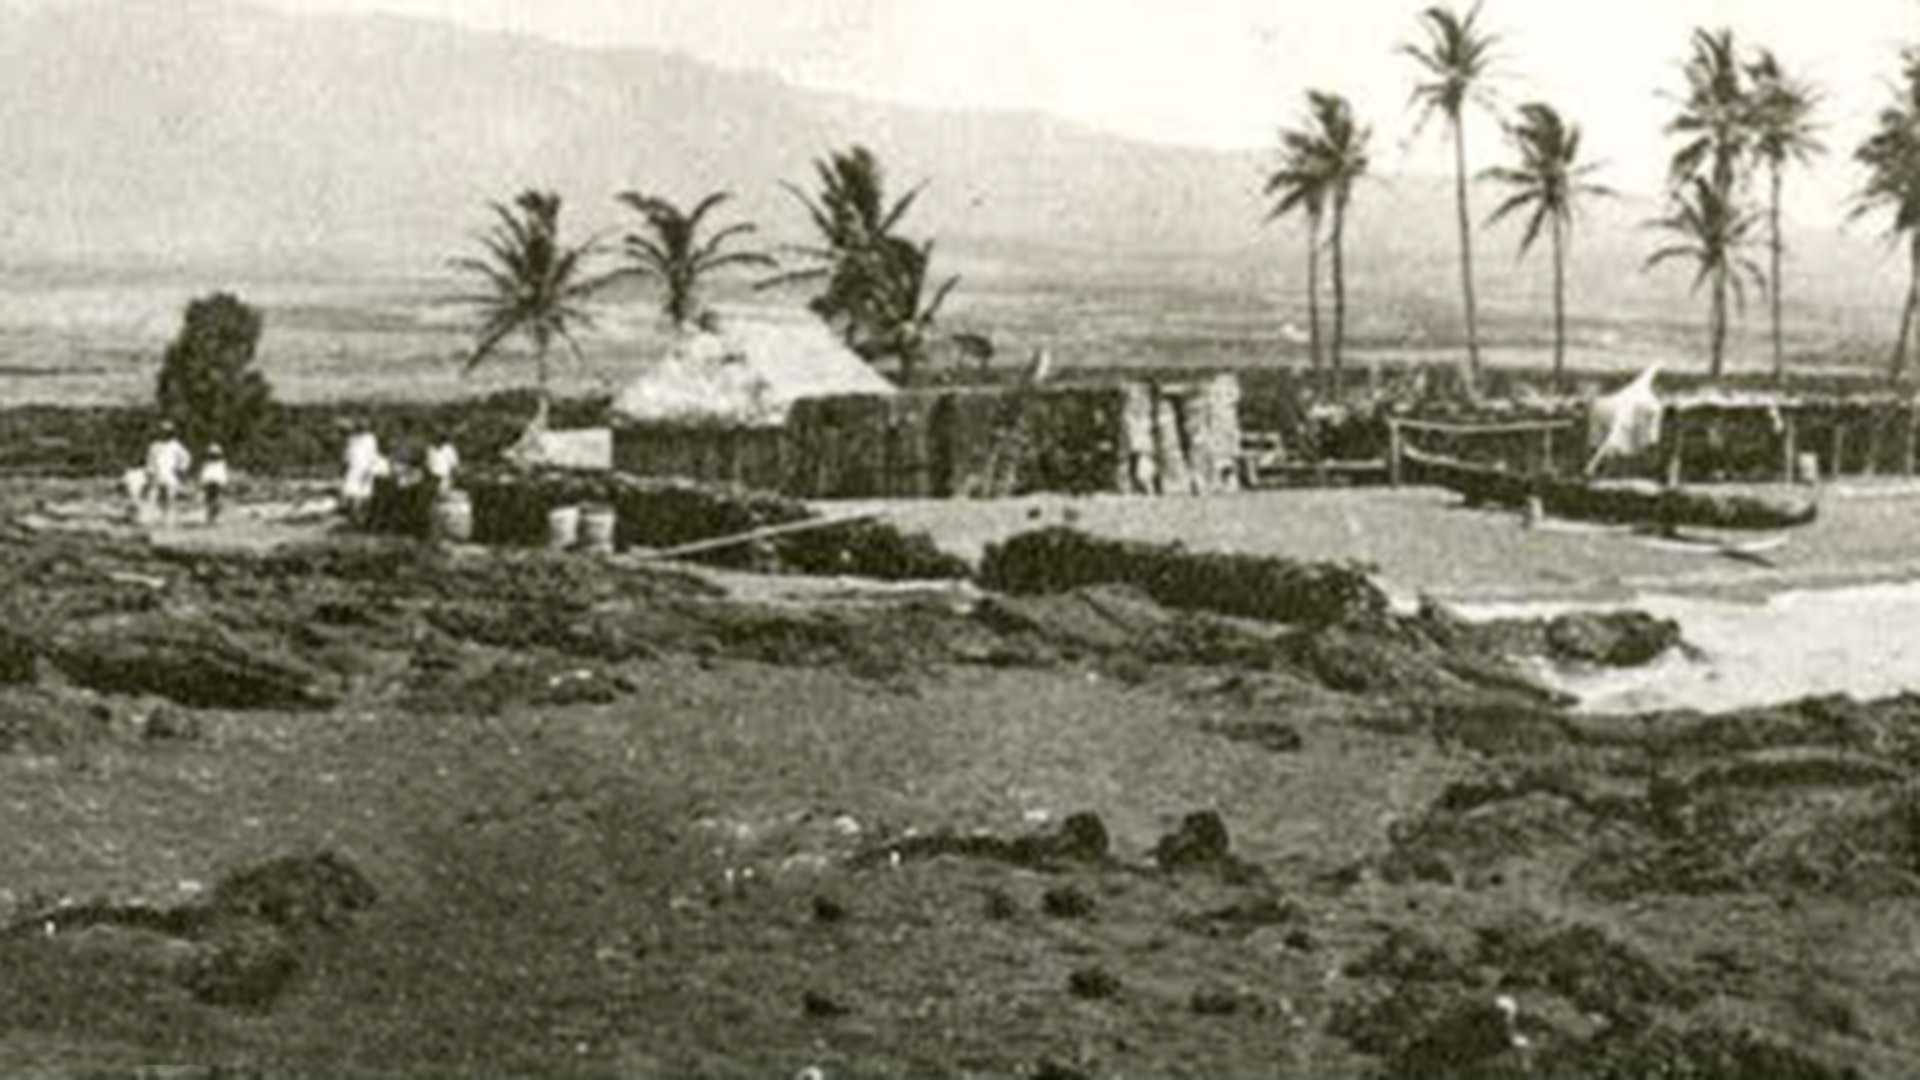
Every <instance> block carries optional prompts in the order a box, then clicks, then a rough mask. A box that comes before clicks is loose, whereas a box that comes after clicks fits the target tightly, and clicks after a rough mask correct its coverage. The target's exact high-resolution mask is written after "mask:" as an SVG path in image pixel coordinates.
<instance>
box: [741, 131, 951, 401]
mask: <svg viewBox="0 0 1920 1080" xmlns="http://www.w3.org/2000/svg"><path fill="white" fill-rule="evenodd" d="M814 173H815V176H816V178H817V179H818V181H819V194H818V195H817V197H816V196H809V195H808V194H807V193H806V192H805V191H802V190H801V189H800V188H798V187H796V186H794V185H792V184H788V185H786V187H787V190H788V191H790V192H792V193H793V195H794V197H795V198H796V199H798V200H799V201H800V204H801V205H802V206H803V207H805V208H806V211H807V216H808V217H810V218H811V219H812V220H813V224H814V228H815V229H816V230H818V232H819V233H820V243H819V244H817V245H815V246H811V247H802V248H799V249H797V253H798V254H799V255H800V256H801V257H803V258H804V259H806V260H807V261H809V262H810V263H812V265H811V266H807V267H803V268H801V269H798V270H795V271H792V272H789V273H786V274H782V275H779V276H778V277H776V278H773V279H772V280H770V281H768V282H764V283H763V285H774V284H781V283H786V282H794V281H809V280H812V281H823V282H824V285H823V287H822V290H821V292H820V294H819V295H818V296H815V297H814V298H813V299H812V300H811V301H809V303H808V306H809V307H811V308H812V309H813V311H814V313H815V314H818V315H819V316H820V317H821V318H823V319H825V320H827V322H829V323H831V324H833V325H834V326H835V327H837V328H838V329H839V331H840V334H841V336H842V337H843V338H845V340H846V342H847V344H848V346H849V347H851V348H852V349H853V350H854V351H855V352H858V353H859V354H860V355H861V356H863V357H865V358H866V359H868V360H870V361H879V360H884V359H893V360H896V361H898V362H899V364H900V375H901V379H902V380H903V381H906V382H912V381H913V380H914V378H915V376H916V374H917V372H918V369H919V366H920V364H921V363H922V362H923V361H924V360H925V359H926V358H927V351H928V350H927V347H928V345H929V344H931V340H932V329H933V323H934V320H935V319H936V318H937V317H938V315H939V313H940V308H941V306H942V305H943V304H944V303H945V302H946V299H947V297H948V296H949V295H950V294H951V293H952V292H953V289H954V287H955V286H956V285H958V284H959V281H960V279H959V278H958V277H949V278H947V279H946V280H944V281H942V282H941V283H940V284H939V285H938V286H935V287H934V288H933V289H932V295H931V296H929V295H928V285H929V276H928V275H929V271H930V269H931V266H932V259H933V245H932V244H931V243H916V242H914V241H911V240H908V239H906V238H904V237H902V236H900V235H898V229H899V226H900V223H901V221H902V220H903V219H904V218H905V217H906V215H907V211H908V210H910V209H912V208H913V204H914V201H915V200H916V199H917V198H918V197H919V195H920V189H919V188H915V189H913V190H912V191H909V192H907V193H906V194H905V195H903V196H901V197H900V198H898V199H895V200H891V201H890V200H889V199H888V198H887V197H886V183H885V176H884V174H883V173H882V171H881V168H880V164H879V161H878V160H877V159H876V158H875V157H874V156H873V153H872V152H871V151H869V150H868V149H867V148H866V147H864V146H854V147H851V148H849V149H847V150H845V151H840V152H835V153H832V154H829V155H828V156H827V157H826V159H824V160H820V161H816V162H814ZM963 345H964V342H963Z"/></svg>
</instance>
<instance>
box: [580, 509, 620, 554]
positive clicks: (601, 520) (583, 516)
mask: <svg viewBox="0 0 1920 1080" xmlns="http://www.w3.org/2000/svg"><path fill="white" fill-rule="evenodd" d="M615 520H616V519H615V517H614V512H613V507H611V506H589V507H587V508H586V509H584V510H582V511H580V546H581V547H583V548H585V549H586V551H587V553H588V554H590V555H611V554H613V535H614V524H615Z"/></svg>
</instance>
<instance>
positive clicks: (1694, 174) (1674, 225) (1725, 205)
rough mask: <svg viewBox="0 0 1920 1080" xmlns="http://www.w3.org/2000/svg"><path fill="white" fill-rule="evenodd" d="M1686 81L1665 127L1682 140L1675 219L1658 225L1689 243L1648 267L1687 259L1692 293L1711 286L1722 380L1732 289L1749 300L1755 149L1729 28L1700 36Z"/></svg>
mask: <svg viewBox="0 0 1920 1080" xmlns="http://www.w3.org/2000/svg"><path fill="white" fill-rule="evenodd" d="M1681 75H1682V76H1683V78H1684V79H1685V80H1686V92H1685V94H1684V95H1683V96H1682V97H1681V98H1680V109H1679V112H1678V113H1676V114H1675V115H1674V118H1673V120H1671V121H1670V122H1668V124H1667V134H1669V135H1672V136H1677V137H1679V138H1680V140H1681V143H1680V148H1679V149H1678V150H1676V151H1674V155H1673V160H1672V164H1671V167H1670V170H1669V171H1670V177H1669V183H1670V184H1671V185H1672V191H1671V194H1670V198H1671V200H1672V203H1673V213H1672V214H1671V215H1670V216H1669V217H1667V218H1663V219H1661V220H1660V221H1659V222H1657V223H1656V224H1658V225H1660V226H1662V227H1664V228H1666V229H1668V230H1669V231H1671V232H1675V233H1677V234H1678V235H1681V236H1683V237H1686V238H1687V243H1685V244H1682V245H1680V246H1678V247H1671V248H1666V249H1663V250H1662V251H1660V252H1657V253H1655V256H1654V257H1653V258H1651V259H1649V260H1648V261H1647V265H1648V266H1653V265H1655V264H1656V263H1658V262H1663V261H1665V260H1666V259H1667V258H1680V257H1683V254H1684V257H1687V258H1691V259H1694V260H1695V261H1696V262H1697V263H1698V264H1699V266H1700V276H1699V277H1698V278H1696V279H1695V281H1694V287H1695V288H1696V289H1697V288H1699V286H1700V283H1701V282H1702V281H1711V282H1712V284H1713V297H1712V303H1711V308H1710V313H1709V317H1708V319H1709V324H1710V326H1711V338H1712V358H1711V366H1712V373H1713V375H1714V376H1716V377H1718V376H1719V375H1720V374H1721V372H1722V371H1723V370H1724V366H1725V359H1726V338H1727V318H1728V296H1729V289H1731V290H1733V291H1734V293H1735V299H1739V300H1741V301H1743V302H1744V298H1745V294H1744V291H1743V286H1742V279H1741V273H1743V272H1744V270H1745V267H1747V266H1748V265H1750V263H1748V262H1747V261H1746V260H1745V258H1744V256H1742V255H1740V253H1739V252H1738V250H1737V249H1738V247H1739V246H1740V245H1741V244H1744V243H1745V242H1746V241H1747V238H1748V234H1749V233H1750V232H1751V231H1752V226H1753V214H1752V213H1751V212H1750V211H1749V210H1748V209H1747V208H1746V206H1745V205H1744V202H1745V200H1744V197H1743V190H1744V188H1745V186H1746V180H1747V172H1748V164H1749V159H1750V156H1751V153H1752V149H1753V135H1754V123H1753V98H1752V95H1751V94H1750V93H1749V92H1748V88H1747V78H1746V71H1745V69H1743V68H1742V67H1741V65H1740V56H1739V50H1738V48H1737V47H1736V46H1735V44H1734V37H1733V31H1731V30H1724V29H1723V30H1715V31H1708V30H1703V29H1696V30H1694V32H1693V37H1692V52H1691V53H1690V54H1689V55H1688V57H1687V61H1686V63H1685V64H1684V65H1683V66H1682V68H1681Z"/></svg>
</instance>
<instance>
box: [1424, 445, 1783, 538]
mask: <svg viewBox="0 0 1920 1080" xmlns="http://www.w3.org/2000/svg"><path fill="white" fill-rule="evenodd" d="M1401 460H1402V468H1403V470H1404V473H1405V476H1406V478H1407V479H1409V480H1411V481H1413V482H1414V483H1426V484H1433V485H1435V486H1437V487H1443V488H1447V489H1448V490H1450V491H1457V492H1459V493H1460V494H1461V495H1463V496H1465V497H1466V499H1467V501H1468V502H1469V503H1492V504H1495V505H1498V506H1511V507H1515V508H1521V507H1525V506H1526V505H1527V500H1529V499H1539V500H1540V505H1541V508H1542V509H1543V510H1545V511H1546V512H1547V513H1548V514H1551V515H1552V516H1554V517H1559V518H1569V519H1572V520H1576V521H1596V522H1602V523H1606V524H1611V525H1638V524H1649V523H1651V524H1658V525H1663V526H1667V527H1670V528H1696V529H1736V530H1745V529H1758V530H1771V529H1786V528H1792V527H1794V526H1796V525H1807V524H1811V523H1812V522H1813V520H1814V519H1815V518H1816V517H1818V516H1819V514H1820V504H1819V501H1818V500H1817V499H1815V498H1814V497H1813V494H1812V492H1811V491H1808V492H1799V491H1779V492H1773V491H1767V492H1756V491H1703V490H1701V489H1699V488H1686V487H1680V488H1668V487H1663V486H1661V485H1659V484H1656V483H1653V482H1651V481H1646V480H1574V479H1567V478H1564V477H1554V476H1537V475H1527V474H1524V473H1518V472H1513V471H1511V470H1508V469H1504V468H1501V467H1499V466H1495V465H1481V464H1477V463H1475V462H1468V461H1460V460H1458V459H1456V458H1450V457H1446V456H1444V455H1440V454H1431V453H1425V452H1423V451H1419V450H1414V449H1412V448H1410V447H1405V448H1402V449H1401Z"/></svg>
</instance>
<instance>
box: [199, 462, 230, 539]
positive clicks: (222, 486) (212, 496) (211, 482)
mask: <svg viewBox="0 0 1920 1080" xmlns="http://www.w3.org/2000/svg"><path fill="white" fill-rule="evenodd" d="M232 479H233V478H232V477H231V476H230V475H228V473H227V457H226V454H225V453H224V452H222V451H221V449H220V444H219V443H214V444H212V445H211V446H208V447H207V463H206V464H205V465H202V466H201V467H200V493H201V494H202V495H203V496H204V497H205V498H206V500H207V524H209V525H215V524H218V523H219V521H220V508H221V504H222V503H223V502H224V501H225V500H226V494H227V484H228V483H230V482H231V481H232Z"/></svg>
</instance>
